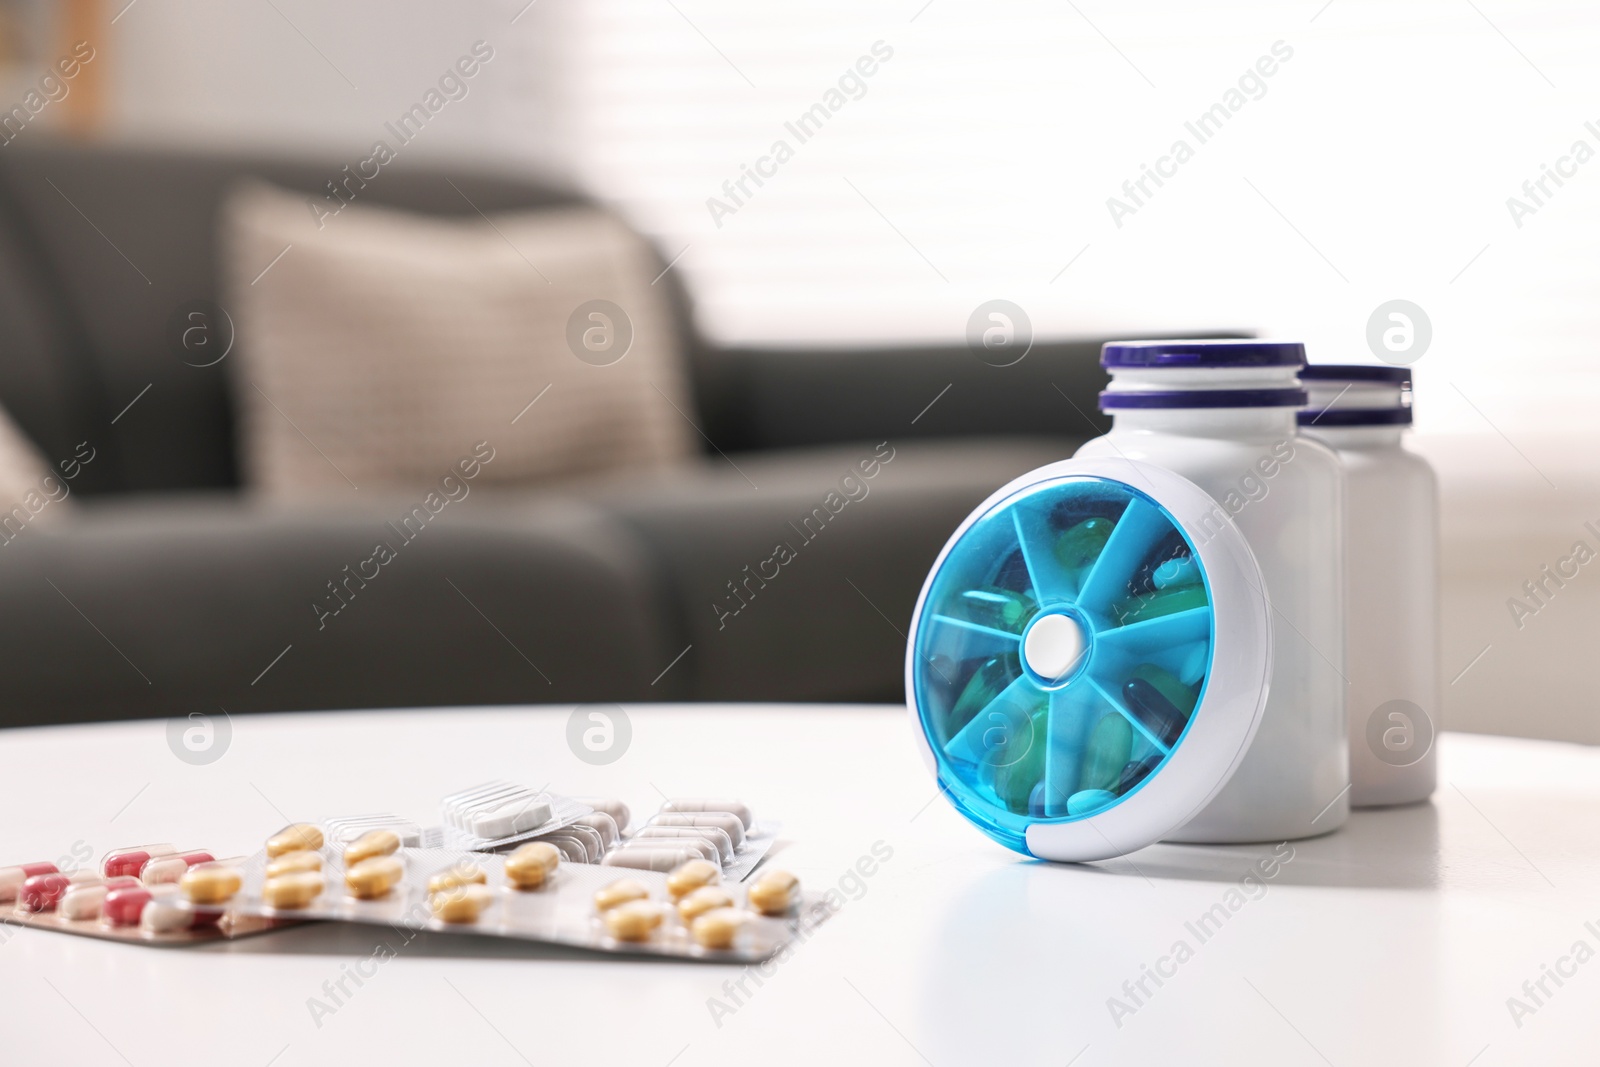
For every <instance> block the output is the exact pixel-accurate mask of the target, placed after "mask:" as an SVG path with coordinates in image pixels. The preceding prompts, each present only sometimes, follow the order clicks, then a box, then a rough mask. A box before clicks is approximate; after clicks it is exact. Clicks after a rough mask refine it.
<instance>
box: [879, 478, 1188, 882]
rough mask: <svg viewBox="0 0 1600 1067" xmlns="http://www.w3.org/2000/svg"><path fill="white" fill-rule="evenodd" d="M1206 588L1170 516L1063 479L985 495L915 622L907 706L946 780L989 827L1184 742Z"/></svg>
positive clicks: (1152, 767) (962, 807) (1025, 815)
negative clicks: (990, 501)
mask: <svg viewBox="0 0 1600 1067" xmlns="http://www.w3.org/2000/svg"><path fill="white" fill-rule="evenodd" d="M1214 625H1215V623H1214V619H1213V614H1212V598H1211V592H1210V586H1209V584H1208V580H1207V577H1206V573H1205V569H1204V567H1203V566H1202V564H1201V561H1200V556H1199V554H1198V553H1197V552H1196V550H1195V546H1194V545H1193V544H1192V543H1191V542H1190V540H1189V539H1188V537H1187V536H1186V535H1185V533H1184V531H1183V529H1182V528H1181V527H1180V525H1179V524H1178V523H1177V522H1176V521H1175V520H1174V518H1173V516H1172V514H1171V513H1170V512H1168V511H1167V510H1166V509H1165V508H1163V507H1162V506H1161V505H1160V504H1159V503H1157V502H1156V501H1155V500H1153V499H1152V498H1151V497H1149V496H1147V495H1145V494H1144V493H1142V492H1140V491H1139V490H1138V489H1136V488H1134V487H1132V486H1130V485H1128V484H1125V483H1123V482H1119V481H1112V480H1109V479H1102V478H1098V477H1089V476H1082V477H1080V476H1068V477H1064V478H1057V479H1054V480H1048V481H1043V482H1040V483H1038V484H1035V485H1031V486H1027V487H1026V488H1024V489H1022V490H1020V491H1018V492H1016V493H1014V494H1012V495H1011V496H1009V497H1006V498H1005V499H1003V500H1001V501H1000V502H999V503H998V504H995V505H994V506H993V507H991V508H990V509H989V510H988V511H986V512H985V513H983V514H982V515H981V516H980V517H978V519H977V520H976V521H974V522H973V523H972V524H971V525H970V526H968V527H967V529H966V530H965V532H964V533H962V534H961V535H960V536H959V537H958V538H957V539H956V541H955V542H954V543H953V544H952V545H951V546H950V547H949V548H948V550H947V552H946V554H945V556H944V558H943V560H942V562H941V563H940V564H939V566H938V568H937V569H936V571H935V573H934V576H933V578H932V579H931V581H930V584H929V586H928V588H927V592H926V595H925V596H924V598H923V601H922V605H921V609H920V613H919V615H918V617H917V619H916V620H915V626H916V632H915V634H914V636H913V648H914V650H915V660H914V662H913V664H912V669H911V684H912V690H913V692H912V696H913V700H914V704H915V710H916V713H917V716H918V718H919V720H920V722H921V725H922V730H923V732H924V734H925V736H926V739H927V742H928V745H929V747H930V748H931V749H932V750H933V754H934V759H935V761H936V763H937V769H938V776H939V782H940V785H941V788H942V789H943V790H944V791H945V792H946V794H947V796H948V798H949V799H950V801H951V802H952V803H953V804H954V805H955V806H956V808H957V809H958V810H959V811H960V812H961V813H962V814H963V815H964V816H966V818H967V819H969V820H970V821H971V822H973V823H974V824H976V825H977V826H978V827H979V828H980V829H982V830H983V831H984V832H985V833H987V834H988V835H989V836H990V837H993V838H994V839H995V840H997V841H999V842H1000V843H1001V844H1004V845H1006V846H1007V847H1008V848H1012V849H1015V850H1016V851H1018V852H1023V853H1027V852H1028V849H1027V846H1026V844H1025V834H1026V831H1027V828H1028V827H1029V826H1030V825H1032V824H1034V823H1038V822H1069V821H1073V820H1077V819H1082V818H1085V817H1087V816H1090V815H1094V814H1098V813H1100V812H1103V811H1106V810H1107V809H1109V808H1111V807H1113V806H1114V805H1117V804H1119V803H1121V802H1122V801H1123V799H1124V798H1126V797H1128V796H1130V795H1131V794H1133V793H1135V792H1136V791H1137V790H1138V789H1139V788H1140V786H1141V785H1142V784H1143V783H1144V782H1145V781H1146V780H1148V779H1149V778H1150V776H1151V775H1153V774H1155V773H1157V772H1158V771H1159V770H1160V769H1161V767H1162V766H1163V764H1164V763H1165V761H1166V760H1167V759H1168V757H1169V756H1170V755H1171V753H1172V752H1173V751H1174V750H1175V749H1176V748H1177V747H1178V746H1179V745H1181V744H1182V743H1183V740H1184V737H1185V736H1186V733H1187V730H1188V727H1189V723H1190V721H1191V719H1192V718H1193V714H1194V710H1195V708H1196V707H1197V706H1199V704H1200V702H1201V700H1202V698H1203V696H1204V692H1205V686H1206V681H1207V678H1208V676H1209V674H1210V670H1211V656H1212V647H1213V637H1214V630H1213V627H1214Z"/></svg>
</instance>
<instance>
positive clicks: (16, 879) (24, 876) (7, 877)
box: [0, 862, 58, 904]
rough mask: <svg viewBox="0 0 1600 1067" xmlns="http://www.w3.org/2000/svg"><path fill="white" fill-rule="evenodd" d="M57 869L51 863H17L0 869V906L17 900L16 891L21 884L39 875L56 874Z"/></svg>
mask: <svg viewBox="0 0 1600 1067" xmlns="http://www.w3.org/2000/svg"><path fill="white" fill-rule="evenodd" d="M57 872H58V868H57V867H56V865H55V864H53V863H43V862H40V863H19V864H17V865H16V866H15V867H0V904H9V903H11V902H12V901H13V900H16V899H17V891H18V890H20V889H21V888H22V883H23V882H26V881H27V880H28V879H29V878H32V877H34V876H36V875H40V874H56V873H57Z"/></svg>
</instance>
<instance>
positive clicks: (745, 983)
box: [0, 705, 1600, 1067]
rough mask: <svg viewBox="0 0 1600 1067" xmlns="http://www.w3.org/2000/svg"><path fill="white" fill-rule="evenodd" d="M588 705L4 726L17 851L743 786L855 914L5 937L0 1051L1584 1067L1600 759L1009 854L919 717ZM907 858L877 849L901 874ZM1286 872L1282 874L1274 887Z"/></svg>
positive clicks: (1555, 758)
mask: <svg viewBox="0 0 1600 1067" xmlns="http://www.w3.org/2000/svg"><path fill="white" fill-rule="evenodd" d="M572 710H573V709H572V708H570V707H550V708H501V709H447V710H428V711H406V712H374V713H348V714H320V715H281V716H256V717H239V718H236V719H234V720H233V723H232V726H233V731H232V738H231V742H230V747H229V749H228V751H227V752H226V753H225V755H224V756H223V757H222V758H220V759H218V760H217V761H215V762H214V763H211V764H209V765H204V766H193V765H190V764H188V763H185V762H182V761H180V760H178V759H176V758H175V757H174V756H173V754H172V752H171V751H170V750H169V749H168V747H167V740H166V727H165V724H163V723H159V722H154V723H125V724H115V725H103V726H81V727H62V728H51V729H37V730H23V731H13V732H7V733H0V767H3V768H4V776H3V782H4V785H3V787H0V788H3V793H0V796H3V798H4V801H5V802H4V804H3V805H0V812H3V815H0V825H3V830H0V842H3V843H4V846H3V847H4V854H3V855H0V864H3V863H10V862H21V861H26V860H33V859H42V858H52V859H53V858H54V857H56V856H59V855H65V854H69V853H70V852H71V850H72V849H73V847H74V846H76V847H77V848H78V849H79V850H80V852H81V851H82V850H84V849H90V850H92V851H93V853H94V855H96V856H99V855H100V854H101V853H103V852H105V851H106V850H108V849H110V848H113V847H117V846H121V845H127V844H136V843H141V842H147V841H172V842H174V843H175V844H178V845H180V846H185V847H187V846H196V847H205V848H209V849H211V850H212V851H214V852H215V853H216V854H217V855H223V854H237V853H244V852H248V851H251V850H253V849H255V848H256V847H258V846H259V843H260V841H261V839H262V838H263V837H265V836H266V835H267V834H268V833H270V832H271V831H273V830H275V829H277V828H278V827H279V826H280V825H281V824H283V823H284V822H286V821H288V820H289V819H303V818H309V819H315V818H320V817H326V816H332V815H339V814H349V813H355V812H362V811H372V810H392V811H396V812H398V813H400V814H403V815H409V816H411V817H413V818H415V819H418V820H420V821H434V816H435V809H436V805H437V801H438V799H439V797H440V796H442V795H443V794H445V793H447V792H450V791H452V790H454V789H458V788H461V787H463V786H466V785H469V784H471V783H473V782H475V781H480V780H483V779H487V778H498V777H504V778H512V779H517V780H521V781H526V782H529V783H531V784H534V785H540V784H543V783H545V782H549V783H550V785H551V788H553V789H557V790H559V791H564V792H570V793H583V794H609V795H616V796H620V797H622V798H623V799H624V800H626V801H628V802H629V803H630V804H631V805H632V806H633V807H634V809H635V811H636V812H645V813H648V812H650V811H652V810H654V808H655V807H656V805H657V804H658V803H659V801H660V798H661V796H662V795H664V794H671V795H688V794H718V795H727V794H731V795H735V796H739V797H742V798H744V799H746V800H748V801H749V802H750V804H751V805H752V806H753V807H754V808H755V810H756V812H757V814H758V815H763V814H764V815H767V816H769V817H772V818H777V819H781V820H782V821H783V823H784V827H785V837H786V838H787V839H788V841H789V843H788V844H787V845H786V846H780V848H781V851H780V852H779V853H778V855H777V856H776V857H775V861H774V862H776V863H777V864H779V865H781V866H784V867H787V868H789V869H791V870H794V871H795V872H796V873H797V874H799V875H800V876H801V878H802V879H803V880H804V881H805V882H807V883H808V884H809V885H810V886H811V887H812V888H817V889H820V888H824V887H827V886H832V887H834V888H835V889H836V890H838V892H839V895H840V899H842V900H843V901H844V903H843V906H842V907H841V909H840V911H839V913H838V914H837V915H835V916H834V918H833V919H832V920H831V921H829V922H828V923H826V924H825V925H823V926H822V927H821V928H820V930H819V931H818V932H817V934H816V935H815V936H814V937H813V938H812V939H811V940H810V941H808V942H807V943H805V944H804V945H802V946H799V947H798V948H797V949H796V950H795V951H794V952H793V953H792V954H791V955H789V956H787V957H784V958H782V959H780V960H779V961H776V962H774V963H771V964H769V965H766V966H765V967H763V968H762V969H760V970H755V969H751V970H746V969H744V968H741V967H733V966H721V965H705V964H684V963H675V962H656V961H637V960H619V959H613V958H607V957H602V956H594V955H585V954H582V953H577V952H571V951H565V950H556V949H547V948H541V947H538V946H529V945H526V944H522V943H515V942H499V941H493V940H489V939H484V938H473V937H462V936H447V935H438V934H434V935H420V936H417V937H415V938H414V939H413V940H409V941H407V940H406V939H405V938H404V937H403V936H402V935H400V934H398V933H396V932H393V931H389V930H384V929H379V928H372V927H365V928H363V927H340V926H334V925H316V926H307V927H302V928H297V929H293V930H287V931H281V932H278V933H274V934H270V935H267V936H264V937H261V938H256V939H252V940H248V941H240V942H238V943H236V944H226V945H215V946H208V947H204V948H199V949H182V950H158V949H148V948H140V947H132V946H125V945H116V944H108V943H103V942H97V941H91V940H88V939H84V938H73V937H68V936H64V935H59V934H49V933H43V932H38V931H32V930H21V931H18V930H15V929H14V928H4V929H0V937H3V938H4V941H3V943H0V1004H4V1005H5V1021H4V1023H3V1024H0V1060H3V1061H4V1062H6V1063H17V1064H31V1063H45V1062H61V1063H73V1064H97V1063H107V1064H134V1065H138V1067H143V1065H146V1064H150V1065H158V1064H159V1065H162V1067H169V1065H175V1064H186V1063H197V1064H198V1063H204V1064H208V1065H209V1064H214V1063H217V1062H220V1061H224V1060H225V1061H226V1062H229V1063H235V1064H241V1065H247V1067H249V1065H266V1064H268V1063H272V1064H276V1065H278V1067H290V1065H294V1064H308V1063H339V1064H346V1065H348V1064H367V1063H371V1064H384V1063H447V1062H448V1063H458V1062H472V1063H483V1064H496V1063H523V1062H526V1063H538V1064H541V1065H542V1064H544V1063H575V1062H586V1063H616V1064H627V1065H630V1067H633V1065H640V1067H655V1065H660V1067H666V1065H668V1064H679V1065H684V1067H686V1065H689V1064H702V1063H728V1064H734V1063H737V1064H785V1063H796V1064H807V1065H815V1064H817V1063H819V1062H828V1061H834V1062H844V1063H869V1062H870V1063H885V1064H899V1063H905V1064H933V1065H936V1067H957V1065H965V1064H974V1063H1007V1064H1057V1065H1061V1064H1068V1063H1072V1064H1075V1065H1077V1067H1090V1065H1098V1064H1143V1063H1149V1064H1162V1065H1182V1067H1195V1065H1199V1064H1210V1063H1228V1064H1254V1063H1262V1064H1287V1065H1294V1064H1338V1065H1344V1064H1351V1065H1356V1064H1360V1065H1364V1067H1365V1065H1371V1064H1391V1063H1392V1064H1403V1065H1406V1067H1418V1065H1425V1064H1443V1065H1448V1067H1465V1065H1467V1064H1469V1063H1470V1064H1473V1065H1475V1067H1491V1065H1496V1064H1510V1063H1576V1062H1594V1061H1595V1059H1596V1057H1597V1056H1600V1053H1597V1052H1596V1051H1595V1050H1596V1049H1597V1048H1600V1013H1596V1012H1595V1010H1594V1005H1595V1004H1596V1002H1597V999H1600V962H1595V954H1596V953H1597V952H1600V893H1597V892H1596V889H1597V888H1600V753H1597V752H1595V751H1593V750H1590V749H1587V748H1582V747H1578V746H1572V745H1563V744H1557V743H1551V742H1537V741H1521V740H1510V739H1503V738H1490V737H1480V736H1472V735H1462V734H1447V735H1445V736H1444V737H1443V739H1442V741H1441V746H1442V748H1441V758H1442V764H1441V783H1442V784H1441V786H1440V789H1439V792H1438V794H1437V795H1436V796H1435V799H1434V801H1433V802H1432V803H1430V804H1423V805H1417V806H1412V807H1407V808H1400V809H1395V810H1389V811H1375V812H1358V813H1356V814H1355V815H1354V816H1353V817H1352V819H1351V821H1350V822H1349V824H1348V825H1347V826H1346V827H1345V828H1344V829H1343V830H1341V831H1339V832H1337V833H1335V834H1332V835H1329V836H1327V837H1324V838H1320V839H1316V840H1311V841H1301V842H1295V843H1293V844H1292V845H1283V846H1278V845H1273V844H1268V845H1263V846H1251V847H1226V848H1205V847H1197V846H1176V845H1157V846H1154V847H1152V848H1149V849H1146V850H1144V851H1142V852H1139V853H1136V854H1134V855H1133V856H1130V857H1126V858H1124V859H1121V860H1114V861H1109V862H1105V863H1100V864H1095V865H1092V866H1052V865H1048V864H1043V863H1038V862H1032V861H1029V860H1026V859H1024V858H1022V857H1019V856H1016V855H1013V854H1011V853H1009V852H1007V851H1005V850H1004V849H1002V848H1001V847H1000V846H998V845H995V844H993V843H991V842H989V841H988V840H987V839H986V838H983V837H982V836H981V835H979V834H978V833H977V832H976V831H975V830H973V829H972V828H971V827H969V826H968V825H967V824H966V823H964V822H963V821H962V820H961V819H960V818H959V817H958V816H957V815H956V814H955V813H954V812H953V811H951V810H950V809H949V808H948V807H947V805H946V804H945V803H944V801H943V800H941V799H938V798H937V796H936V795H935V792H934V788H933V785H932V783H931V781H930V780H929V779H928V777H927V775H926V774H925V772H924V771H923V770H922V768H921V767H920V766H919V765H918V764H917V761H916V758H915V756H914V755H913V752H912V749H911V745H910V743H909V739H908V735H907V730H908V728H909V727H908V723H907V721H906V716H905V713H904V711H903V710H900V709H884V708H842V707H819V706H793V707H777V706H762V705H752V706H743V705H721V706H700V707H666V706H639V707H635V708H632V709H630V715H631V719H632V726H633V731H632V740H631V743H630V747H629V749H628V751H627V752H626V753H624V754H623V755H622V756H621V758H619V759H617V760H616V761H615V762H613V763H611V764H609V765H605V766H594V765H591V764H590V763H587V762H584V761H582V760H580V759H578V758H577V757H576V756H575V755H574V754H573V753H572V752H571V751H570V750H569V749H568V747H567V743H566V726H567V720H568V717H569V716H570V715H571V713H572ZM885 856H887V857H888V858H886V859H885V858H883V857H885ZM1266 870H1270V872H1271V873H1270V875H1269V874H1266V873H1264V872H1265V871H1266Z"/></svg>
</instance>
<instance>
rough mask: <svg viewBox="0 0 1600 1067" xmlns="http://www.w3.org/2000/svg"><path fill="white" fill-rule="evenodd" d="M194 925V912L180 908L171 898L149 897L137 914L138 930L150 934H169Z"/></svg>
mask: <svg viewBox="0 0 1600 1067" xmlns="http://www.w3.org/2000/svg"><path fill="white" fill-rule="evenodd" d="M193 925H194V912H193V911H190V910H189V909H188V908H184V907H180V906H179V905H178V904H177V902H176V901H174V900H173V899H172V898H171V897H167V898H162V897H151V898H150V900H149V901H148V902H147V903H146V904H145V906H144V911H142V912H140V913H139V929H141V930H143V931H145V932H146V933H152V934H170V933H172V932H173V931H174V930H187V929H189V927H191V926H193Z"/></svg>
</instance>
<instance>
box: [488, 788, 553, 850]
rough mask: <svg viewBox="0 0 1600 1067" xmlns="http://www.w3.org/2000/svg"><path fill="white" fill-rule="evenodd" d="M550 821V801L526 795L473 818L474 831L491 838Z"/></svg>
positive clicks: (535, 828) (527, 829)
mask: <svg viewBox="0 0 1600 1067" xmlns="http://www.w3.org/2000/svg"><path fill="white" fill-rule="evenodd" d="M549 821H550V803H549V802H548V801H545V800H540V799H539V798H538V797H524V798H521V799H518V800H513V801H511V802H510V803H508V804H503V805H501V806H500V807H497V808H492V809H490V810H489V811H486V812H483V813H482V814H479V815H474V816H473V818H472V832H473V833H474V834H476V835H477V836H479V837H487V838H489V839H491V840H493V839H495V838H501V837H510V836H511V835H512V834H521V833H526V832H527V831H529V830H537V829H538V828H539V827H540V826H541V825H543V824H544V823H547V822H549Z"/></svg>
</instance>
